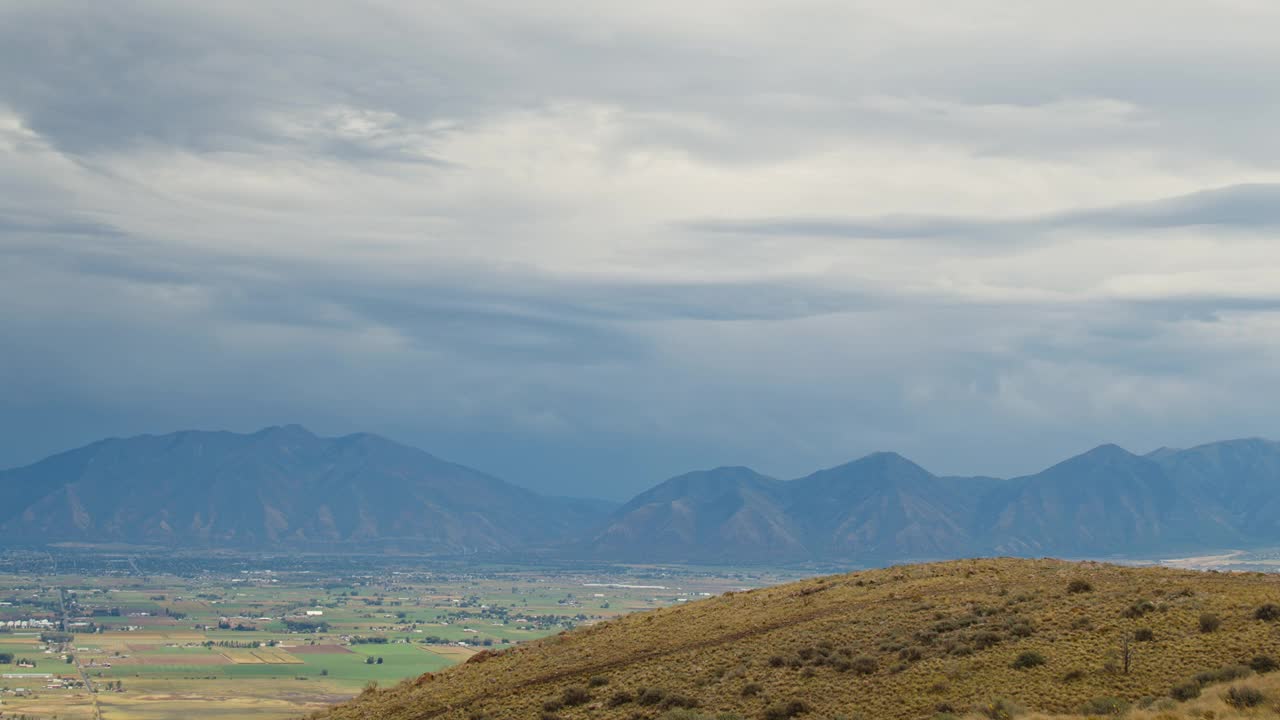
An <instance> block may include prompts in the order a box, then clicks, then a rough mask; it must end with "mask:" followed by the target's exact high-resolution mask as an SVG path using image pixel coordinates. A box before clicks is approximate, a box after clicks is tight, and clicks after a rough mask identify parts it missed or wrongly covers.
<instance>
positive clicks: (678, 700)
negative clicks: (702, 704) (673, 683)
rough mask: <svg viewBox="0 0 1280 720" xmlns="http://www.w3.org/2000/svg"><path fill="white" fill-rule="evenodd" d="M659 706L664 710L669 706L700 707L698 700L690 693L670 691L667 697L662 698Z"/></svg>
mask: <svg viewBox="0 0 1280 720" xmlns="http://www.w3.org/2000/svg"><path fill="white" fill-rule="evenodd" d="M658 707H659V708H660V709H662V710H666V709H668V708H696V707H698V701H697V700H694V699H693V698H691V697H689V696H688V695H681V694H680V693H668V694H667V696H666V697H664V698H662V702H660V703H658Z"/></svg>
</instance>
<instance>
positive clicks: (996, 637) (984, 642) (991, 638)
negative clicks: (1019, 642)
mask: <svg viewBox="0 0 1280 720" xmlns="http://www.w3.org/2000/svg"><path fill="white" fill-rule="evenodd" d="M970 640H971V641H972V642H973V646H974V647H976V648H977V649H979V650H986V649H987V648H989V647H995V646H996V645H999V644H1000V643H1001V641H1003V640H1004V636H1003V635H1001V634H1000V633H998V632H992V631H990V630H982V631H979V632H976V633H974V634H973V637H972V638H970Z"/></svg>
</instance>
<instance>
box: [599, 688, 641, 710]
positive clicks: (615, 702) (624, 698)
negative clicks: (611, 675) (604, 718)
mask: <svg viewBox="0 0 1280 720" xmlns="http://www.w3.org/2000/svg"><path fill="white" fill-rule="evenodd" d="M635 699H636V697H635V696H634V695H632V694H631V693H629V692H627V691H626V690H619V691H618V692H616V693H614V694H612V695H610V696H609V700H608V701H607V702H606V703H605V705H608V706H609V707H611V708H613V707H618V706H619V705H626V704H627V703H629V702H633V701H634V700H635Z"/></svg>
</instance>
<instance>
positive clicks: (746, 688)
mask: <svg viewBox="0 0 1280 720" xmlns="http://www.w3.org/2000/svg"><path fill="white" fill-rule="evenodd" d="M763 690H764V687H763V686H762V685H761V684H760V683H747V684H746V685H743V686H742V697H755V696H756V695H759V694H760V693H761V692H762V691H763Z"/></svg>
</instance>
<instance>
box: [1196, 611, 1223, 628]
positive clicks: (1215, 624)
mask: <svg viewBox="0 0 1280 720" xmlns="http://www.w3.org/2000/svg"><path fill="white" fill-rule="evenodd" d="M1220 627H1222V618H1220V617H1218V616H1217V615H1214V614H1213V613H1203V614H1201V615H1200V632H1202V633H1211V632H1217V631H1218V628H1220Z"/></svg>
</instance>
